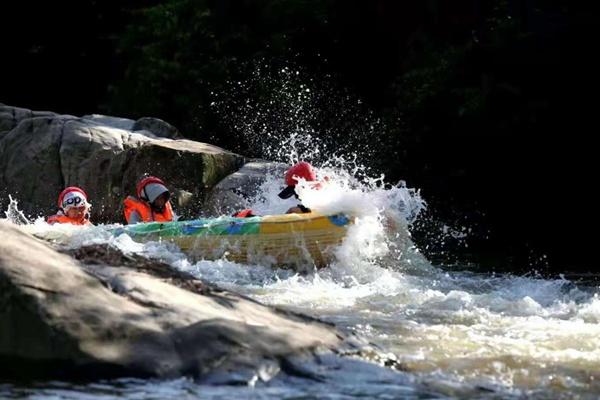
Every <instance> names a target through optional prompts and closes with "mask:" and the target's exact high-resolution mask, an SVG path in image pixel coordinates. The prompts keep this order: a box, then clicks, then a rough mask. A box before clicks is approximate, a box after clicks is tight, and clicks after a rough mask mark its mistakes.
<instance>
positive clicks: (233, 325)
mask: <svg viewBox="0 0 600 400" xmlns="http://www.w3.org/2000/svg"><path fill="white" fill-rule="evenodd" d="M0 236H1V237H2V241H0V376H5V377H6V376H13V377H20V378H24V377H58V378H75V377H76V378H88V377H89V378H101V377H117V376H141V377H151V376H154V377H173V376H179V375H191V376H199V377H205V376H209V375H210V374H223V373H229V372H232V371H240V370H246V371H248V370H252V371H258V370H260V369H261V368H264V366H265V365H267V366H268V369H269V370H270V371H273V370H274V369H275V370H280V369H283V370H289V369H290V367H289V363H290V361H286V360H288V359H290V357H294V358H297V357H299V356H302V357H308V358H310V357H313V355H314V354H316V352H323V351H325V352H330V351H338V350H340V349H341V348H343V347H345V348H356V349H357V348H358V347H354V346H355V345H354V344H353V342H352V341H351V340H350V341H348V340H345V339H344V337H343V335H341V334H340V333H339V332H338V331H336V329H335V328H334V327H333V326H331V325H329V324H325V323H322V322H319V321H317V320H314V319H312V318H310V317H305V316H301V315H298V314H294V313H290V312H285V311H281V310H277V309H274V308H271V307H266V306H263V305H261V304H259V303H257V302H255V301H253V300H250V299H247V298H244V297H243V296H239V295H236V294H233V293H229V292H225V291H221V290H218V289H215V288H210V287H208V286H207V285H205V284H204V283H202V282H200V281H198V280H196V279H194V278H193V277H192V276H190V275H187V274H185V273H182V272H179V271H175V270H172V269H170V267H169V266H167V265H164V264H160V263H154V262H152V261H148V260H145V261H144V260H143V259H136V258H131V257H130V256H125V255H122V254H120V253H118V252H115V251H112V250H110V249H106V248H105V247H102V246H100V247H92V248H83V249H79V250H75V251H73V252H71V254H72V255H73V256H75V257H76V258H79V259H80V260H81V262H80V261H77V260H75V259H73V258H72V257H70V256H69V255H67V254H64V253H60V252H58V251H56V250H54V249H52V248H51V247H50V245H49V244H47V243H45V242H43V241H40V240H38V239H35V238H33V237H32V236H30V235H29V234H27V233H25V232H24V231H22V230H21V229H20V228H18V227H16V226H15V225H12V224H10V223H8V222H6V221H0ZM111 264H112V265H111ZM134 266H135V268H133V267H134ZM348 346H349V347H348Z"/></svg>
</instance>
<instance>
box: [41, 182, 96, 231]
mask: <svg viewBox="0 0 600 400" xmlns="http://www.w3.org/2000/svg"><path fill="white" fill-rule="evenodd" d="M91 207H92V205H91V204H90V203H88V200H87V194H86V193H85V192H84V191H83V190H82V189H81V188H78V187H77V186H69V187H68V188H65V189H64V190H63V191H62V192H60V194H59V195H58V212H57V213H56V214H54V215H52V216H50V217H48V218H47V221H48V223H49V224H73V225H91V224H92V223H91V222H90V208H91Z"/></svg>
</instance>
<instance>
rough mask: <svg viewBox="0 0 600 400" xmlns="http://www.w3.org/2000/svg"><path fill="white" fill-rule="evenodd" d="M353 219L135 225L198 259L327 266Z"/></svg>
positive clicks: (134, 233)
mask: <svg viewBox="0 0 600 400" xmlns="http://www.w3.org/2000/svg"><path fill="white" fill-rule="evenodd" d="M352 223H353V219H352V218H349V217H347V216H345V215H342V214H337V215H321V214H317V213H307V214H285V215H267V216H262V217H250V218H235V217H220V218H212V219H197V220H192V221H180V222H167V223H160V222H152V223H146V224H136V225H130V226H127V227H125V228H123V229H120V230H119V232H117V234H121V233H127V234H129V235H130V236H131V237H132V238H133V239H134V240H139V241H156V240H163V241H165V240H166V241H170V242H173V243H175V244H176V245H177V246H179V247H180V248H181V250H182V251H184V252H185V253H187V254H188V255H190V256H191V257H193V258H194V259H205V260H218V259H222V258H225V259H227V260H230V261H235V262H238V263H243V264H262V265H265V264H268V265H273V266H293V267H299V266H316V267H324V266H326V265H328V264H330V263H331V261H332V260H333V258H334V252H335V249H336V247H337V246H338V245H339V244H340V243H341V242H342V240H343V239H344V237H345V235H346V231H347V229H348V227H349V225H350V224H352Z"/></svg>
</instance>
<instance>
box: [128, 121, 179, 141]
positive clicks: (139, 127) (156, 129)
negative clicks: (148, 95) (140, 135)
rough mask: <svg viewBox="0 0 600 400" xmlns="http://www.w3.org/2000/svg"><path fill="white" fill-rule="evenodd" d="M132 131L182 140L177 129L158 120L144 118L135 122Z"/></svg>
mask: <svg viewBox="0 0 600 400" xmlns="http://www.w3.org/2000/svg"><path fill="white" fill-rule="evenodd" d="M130 129H131V130H132V131H147V132H150V133H151V134H152V135H154V136H156V137H162V138H168V139H183V136H182V135H181V134H180V133H179V131H178V130H177V128H175V127H174V126H173V125H171V124H169V123H168V122H165V121H163V120H162V119H159V118H152V117H144V118H140V119H138V120H137V121H135V124H134V125H133V126H132V127H131V128H130Z"/></svg>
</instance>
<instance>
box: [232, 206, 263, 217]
mask: <svg viewBox="0 0 600 400" xmlns="http://www.w3.org/2000/svg"><path fill="white" fill-rule="evenodd" d="M256 216H257V215H256V214H254V211H252V209H251V208H247V209H245V210H242V211H238V212H236V213H235V214H233V217H237V218H250V217H256Z"/></svg>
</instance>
